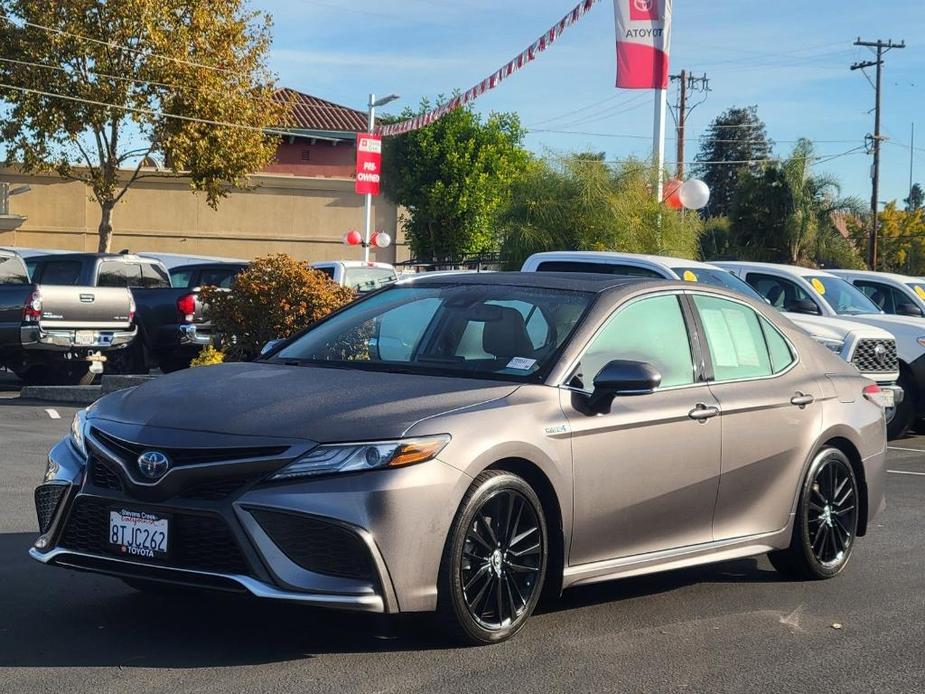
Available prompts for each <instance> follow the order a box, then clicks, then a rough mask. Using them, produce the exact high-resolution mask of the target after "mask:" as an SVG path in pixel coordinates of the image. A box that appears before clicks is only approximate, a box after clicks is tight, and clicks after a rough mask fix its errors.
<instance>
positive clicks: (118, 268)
mask: <svg viewBox="0 0 925 694" xmlns="http://www.w3.org/2000/svg"><path fill="white" fill-rule="evenodd" d="M96 284H97V286H99V287H141V286H143V285H142V281H141V266H139V265H134V264H132V263H124V262H122V261H110V262H103V263H100V270H99V276H98V277H97V280H96Z"/></svg>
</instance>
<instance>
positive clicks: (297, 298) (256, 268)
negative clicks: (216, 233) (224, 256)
mask: <svg viewBox="0 0 925 694" xmlns="http://www.w3.org/2000/svg"><path fill="white" fill-rule="evenodd" d="M354 298H356V293H355V292H354V291H353V290H352V289H348V288H347V287H341V286H340V285H338V284H336V283H335V282H334V281H333V280H331V279H330V278H329V277H328V276H327V275H326V274H324V273H323V272H319V271H318V270H312V269H311V268H309V267H308V266H307V265H305V263H304V262H302V261H298V260H296V259H295V258H291V257H290V256H287V255H281V254H280V255H269V256H266V257H263V258H258V259H256V260H255V261H254V262H253V263H251V265H250V266H249V267H248V268H247V269H246V270H244V271H243V272H241V273H240V274H239V275H238V276H237V277H235V279H234V282H233V283H232V285H231V289H230V291H226V290H222V289H218V288H217V287H206V288H204V289H203V290H202V300H203V301H204V302H205V303H206V304H207V305H208V316H207V317H208V318H209V319H210V320H211V321H212V324H213V327H214V330H215V332H216V333H217V334H219V335H222V336H223V338H222V340H221V350H222V351H223V352H224V354H225V358H226V360H228V361H247V360H249V359H253V358H255V357H256V356H257V355H259V354H260V350H261V348H262V347H263V346H264V345H265V344H266V343H267V342H269V341H270V340H275V339H277V338H286V337H289V336H290V335H292V334H294V333H296V332H298V331H299V330H302V329H303V328H306V327H308V326H309V325H311V324H312V323H314V322H315V321H317V320H319V319H321V318H324V317H325V316H326V315H328V314H329V313H331V312H332V311H335V310H337V309H338V308H340V307H341V306H343V305H345V304H347V303H349V302H351V301H353V299H354Z"/></svg>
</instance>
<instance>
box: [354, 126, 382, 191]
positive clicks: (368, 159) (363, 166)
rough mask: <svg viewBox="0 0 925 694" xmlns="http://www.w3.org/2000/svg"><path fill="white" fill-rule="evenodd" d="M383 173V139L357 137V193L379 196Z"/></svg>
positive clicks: (376, 136)
mask: <svg viewBox="0 0 925 694" xmlns="http://www.w3.org/2000/svg"><path fill="white" fill-rule="evenodd" d="M381 171H382V138H381V137H379V136H378V135H357V172H356V192H357V193H359V194H360V195H379V181H380V178H381V175H380V174H381Z"/></svg>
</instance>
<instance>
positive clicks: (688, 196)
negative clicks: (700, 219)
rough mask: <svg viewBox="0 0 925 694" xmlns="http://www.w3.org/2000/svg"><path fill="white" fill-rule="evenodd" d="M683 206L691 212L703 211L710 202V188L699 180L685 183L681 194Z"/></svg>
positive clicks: (695, 179) (694, 179) (693, 179)
mask: <svg viewBox="0 0 925 694" xmlns="http://www.w3.org/2000/svg"><path fill="white" fill-rule="evenodd" d="M679 196H680V198H681V204H682V205H684V207H686V208H687V209H689V210H702V209H703V208H704V207H706V206H707V203H708V202H710V188H709V187H708V186H707V184H706V183H704V182H703V181H701V180H700V179H698V178H692V179H690V180H689V181H685V182H684V185H682V186H681V192H680V193H679Z"/></svg>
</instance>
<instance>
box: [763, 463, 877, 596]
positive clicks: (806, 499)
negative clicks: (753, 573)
mask: <svg viewBox="0 0 925 694" xmlns="http://www.w3.org/2000/svg"><path fill="white" fill-rule="evenodd" d="M860 507H861V498H860V488H859V486H858V481H857V477H856V476H855V473H854V468H852V466H851V463H850V462H849V461H848V459H847V458H846V457H845V455H844V453H842V452H841V451H839V450H836V449H834V448H825V449H823V450H822V451H821V452H820V453H819V455H817V456H816V459H815V460H814V461H813V464H812V465H811V466H810V469H809V473H808V474H807V477H806V481H805V482H804V485H803V488H802V493H801V496H800V502H799V505H798V508H797V516H796V519H795V520H794V528H793V539H792V541H791V543H790V547H789V548H787V549H785V550H781V551H778V552H771V553H770V554H769V555H768V556H769V558H770V559H771V563H772V564H773V565H774V567H775V568H776V569H777V570H778V571H780V572H781V573H784V574H787V575H789V576H793V577H795V578H803V579H822V578H831V577H833V576H835V575H837V574H838V573H840V572H841V571H842V569H844V567H845V565H846V564H847V563H848V559H849V557H850V556H851V550H852V549H853V548H854V541H855V538H856V537H857V531H858V525H859V520H860V513H859V510H860Z"/></svg>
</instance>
